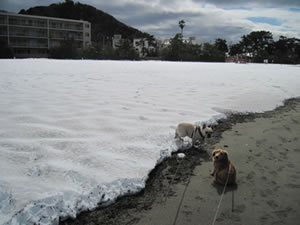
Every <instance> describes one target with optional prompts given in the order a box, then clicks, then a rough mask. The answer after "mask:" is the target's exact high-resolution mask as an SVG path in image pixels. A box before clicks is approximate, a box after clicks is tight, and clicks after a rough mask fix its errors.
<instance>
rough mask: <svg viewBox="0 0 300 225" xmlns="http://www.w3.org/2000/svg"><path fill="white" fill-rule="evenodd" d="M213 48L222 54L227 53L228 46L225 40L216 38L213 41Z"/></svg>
mask: <svg viewBox="0 0 300 225" xmlns="http://www.w3.org/2000/svg"><path fill="white" fill-rule="evenodd" d="M215 47H216V48H217V49H218V50H219V51H220V52H222V53H224V54H225V53H226V52H228V46H227V43H226V40H225V39H221V38H217V39H216V41H215Z"/></svg>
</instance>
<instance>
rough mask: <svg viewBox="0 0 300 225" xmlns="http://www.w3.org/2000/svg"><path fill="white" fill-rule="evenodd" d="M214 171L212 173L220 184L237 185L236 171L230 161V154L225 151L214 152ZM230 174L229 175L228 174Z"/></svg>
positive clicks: (217, 150)
mask: <svg viewBox="0 0 300 225" xmlns="http://www.w3.org/2000/svg"><path fill="white" fill-rule="evenodd" d="M212 158H213V164H214V170H213V172H212V173H211V175H212V176H214V177H215V181H216V182H217V183H219V184H223V185H225V184H226V181H227V179H228V182H227V184H228V185H230V184H236V169H235V166H234V165H233V163H232V162H230V160H229V159H228V152H227V151H225V150H223V149H216V150H214V151H213V152H212ZM228 173H229V174H228Z"/></svg>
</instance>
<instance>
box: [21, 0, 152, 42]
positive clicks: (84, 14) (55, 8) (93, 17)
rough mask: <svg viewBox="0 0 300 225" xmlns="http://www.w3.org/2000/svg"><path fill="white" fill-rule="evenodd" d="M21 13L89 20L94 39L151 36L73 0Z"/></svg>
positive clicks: (37, 7)
mask: <svg viewBox="0 0 300 225" xmlns="http://www.w3.org/2000/svg"><path fill="white" fill-rule="evenodd" d="M19 14H27V15H37V16H48V17H58V18H64V19H74V20H80V19H81V20H86V21H89V22H90V23H91V24H92V41H103V38H105V39H108V38H111V37H112V36H113V35H114V34H121V35H122V38H129V39H132V38H140V37H146V38H147V37H150V35H149V34H148V33H144V32H141V31H139V30H137V29H135V28H133V27H130V26H127V25H126V24H124V23H122V22H120V21H118V20H117V19H115V18H114V17H113V16H111V15H109V14H107V13H105V12H103V11H101V10H98V9H96V8H95V7H93V6H90V5H86V4H81V3H79V2H76V3H74V2H73V1H71V0H69V1H65V2H63V3H57V4H51V5H49V6H36V7H33V8H30V9H28V10H24V9H22V10H21V11H20V12H19Z"/></svg>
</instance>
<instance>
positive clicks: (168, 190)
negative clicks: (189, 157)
mask: <svg viewBox="0 0 300 225" xmlns="http://www.w3.org/2000/svg"><path fill="white" fill-rule="evenodd" d="M182 161H183V160H180V161H179V164H178V166H177V168H176V171H175V174H174V177H173V178H172V180H171V182H170V183H169V185H168V188H167V194H166V196H165V199H164V201H163V202H164V203H165V202H166V201H167V198H168V195H169V192H170V188H171V185H172V184H173V182H174V180H175V177H176V175H177V172H178V169H179V167H180V166H181V163H182ZM177 162H178V161H177Z"/></svg>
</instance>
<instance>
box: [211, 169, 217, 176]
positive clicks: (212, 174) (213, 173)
mask: <svg viewBox="0 0 300 225" xmlns="http://www.w3.org/2000/svg"><path fill="white" fill-rule="evenodd" d="M210 175H211V176H212V177H213V176H215V175H216V170H215V169H213V171H212V172H211V173H210Z"/></svg>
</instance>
